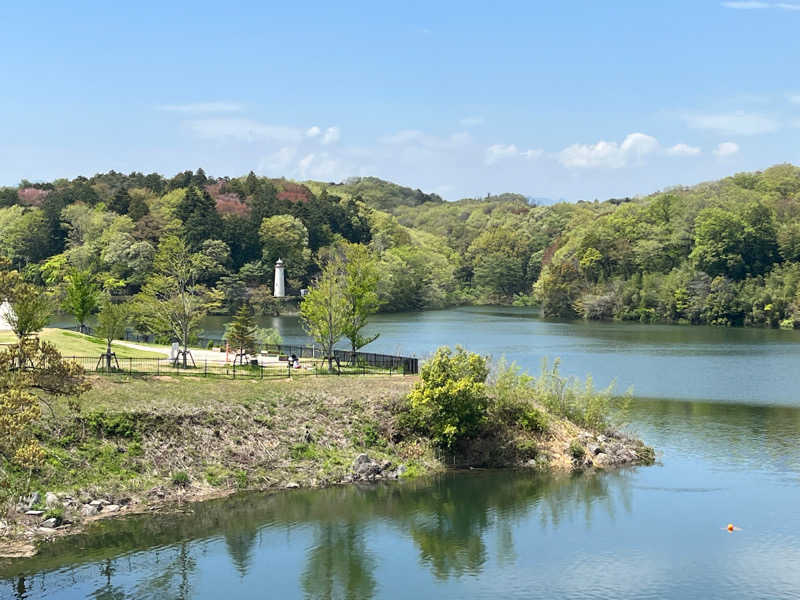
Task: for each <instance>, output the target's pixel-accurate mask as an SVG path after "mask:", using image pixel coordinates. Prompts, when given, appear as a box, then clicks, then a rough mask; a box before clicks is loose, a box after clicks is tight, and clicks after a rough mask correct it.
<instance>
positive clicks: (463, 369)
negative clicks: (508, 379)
mask: <svg viewBox="0 0 800 600" xmlns="http://www.w3.org/2000/svg"><path fill="white" fill-rule="evenodd" d="M488 375H489V367H488V361H487V359H486V358H485V357H483V356H480V355H478V354H475V353H473V352H467V351H466V350H464V349H463V348H461V347H459V346H457V347H456V351H455V353H453V351H452V350H451V349H450V348H448V347H445V346H443V347H441V348H439V349H438V350H437V351H436V354H434V355H433V357H432V358H431V359H430V360H429V361H427V362H426V363H425V364H424V365H422V373H421V376H420V380H419V381H418V382H417V383H416V384H414V388H413V389H412V390H411V393H410V394H409V395H408V401H409V411H410V415H411V419H412V422H413V423H414V424H415V426H416V427H417V428H418V429H420V430H422V431H423V432H425V433H426V434H427V435H429V436H430V437H431V439H432V440H433V441H434V443H436V444H437V445H438V446H440V447H443V448H452V447H453V446H454V445H455V444H456V443H457V442H458V441H460V440H462V439H464V438H468V437H471V436H473V435H475V434H476V433H477V432H478V431H479V430H480V428H481V426H482V424H483V421H484V419H485V418H486V412H487V409H488V407H489V395H488V393H487V391H486V378H487V377H488Z"/></svg>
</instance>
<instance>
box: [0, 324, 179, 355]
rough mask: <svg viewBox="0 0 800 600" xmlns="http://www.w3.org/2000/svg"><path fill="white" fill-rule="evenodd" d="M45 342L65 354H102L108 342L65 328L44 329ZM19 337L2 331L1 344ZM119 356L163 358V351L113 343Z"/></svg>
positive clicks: (40, 335)
mask: <svg viewBox="0 0 800 600" xmlns="http://www.w3.org/2000/svg"><path fill="white" fill-rule="evenodd" d="M38 337H39V339H41V340H42V341H43V342H49V343H50V344H53V345H54V346H55V347H56V349H57V350H58V351H59V352H61V354H62V355H63V356H100V355H101V354H103V353H104V352H105V351H106V342H105V340H101V339H100V338H96V337H92V336H89V335H84V334H82V333H78V332H76V331H66V330H64V329H50V328H48V329H43V330H42V331H41V332H40V333H39V334H38ZM16 342H17V338H16V337H15V336H14V334H13V333H12V332H10V331H0V344H15V343H16ZM111 349H112V350H113V351H114V352H115V353H116V355H117V357H118V358H163V357H164V354H163V352H155V351H154V352H149V351H147V350H140V349H138V348H130V347H128V346H125V345H124V344H121V343H119V342H114V343H113V344H111Z"/></svg>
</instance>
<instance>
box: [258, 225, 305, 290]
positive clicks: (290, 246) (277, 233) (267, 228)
mask: <svg viewBox="0 0 800 600" xmlns="http://www.w3.org/2000/svg"><path fill="white" fill-rule="evenodd" d="M259 235H260V237H261V244H262V248H263V258H264V261H265V262H266V263H267V264H268V265H269V266H270V267H271V266H273V265H275V263H276V262H277V260H278V259H279V258H282V259H283V262H284V263H286V274H287V276H288V277H289V278H291V279H299V278H302V277H303V276H304V275H305V273H306V268H307V267H308V263H309V262H310V261H311V250H310V249H309V247H308V230H307V229H306V226H305V225H303V222H302V221H301V220H300V219H298V218H296V217H293V216H291V215H276V216H274V217H269V218H267V219H264V220H263V221H262V223H261V227H260V228H259Z"/></svg>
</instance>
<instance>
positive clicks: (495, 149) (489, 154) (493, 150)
mask: <svg viewBox="0 0 800 600" xmlns="http://www.w3.org/2000/svg"><path fill="white" fill-rule="evenodd" d="M542 156H544V150H541V149H540V148H531V149H530V150H519V149H518V148H517V146H516V145H515V144H492V145H491V146H489V147H488V148H487V149H486V154H485V157H484V162H485V163H486V164H487V165H493V164H494V163H496V162H498V161H500V160H503V159H506V158H515V157H520V158H527V159H528V160H535V159H537V158H540V157H542Z"/></svg>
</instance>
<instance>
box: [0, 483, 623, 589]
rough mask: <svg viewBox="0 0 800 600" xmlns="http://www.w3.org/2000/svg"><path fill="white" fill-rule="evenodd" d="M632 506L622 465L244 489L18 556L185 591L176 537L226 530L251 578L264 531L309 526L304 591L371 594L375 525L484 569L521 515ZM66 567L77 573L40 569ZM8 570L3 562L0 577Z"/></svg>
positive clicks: (108, 583) (508, 555) (185, 572)
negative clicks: (122, 570) (123, 565)
mask: <svg viewBox="0 0 800 600" xmlns="http://www.w3.org/2000/svg"><path fill="white" fill-rule="evenodd" d="M629 503H630V490H629V485H628V474H627V473H626V472H624V471H619V472H611V473H607V474H596V475H592V474H587V475H578V476H548V475H541V474H533V473H528V472H525V473H514V472H510V471H485V472H473V473H456V474H447V475H444V476H442V477H439V478H437V479H434V480H432V481H431V480H422V481H410V482H401V483H397V484H387V485H376V486H347V487H338V488H329V489H324V490H298V491H294V492H288V493H277V494H247V495H241V496H235V497H231V498H228V499H225V500H221V501H213V502H208V503H202V504H198V505H195V506H194V507H193V511H192V512H191V513H190V514H186V515H175V514H173V515H162V516H157V517H155V518H154V517H153V516H148V517H136V518H128V519H122V520H118V521H105V522H102V521H101V522H98V523H97V525H98V526H99V527H97V528H95V532H94V534H88V535H84V536H80V537H78V538H73V539H71V540H64V541H59V542H56V543H55V544H53V545H52V546H50V547H45V548H44V551H43V553H42V554H41V555H40V556H38V557H34V558H33V559H30V560H29V561H27V562H26V563H25V565H26V568H25V571H26V572H28V573H40V574H39V575H37V576H36V577H37V578H38V577H42V578H46V579H49V578H53V579H55V580H58V579H61V580H62V581H61V583H62V584H63V583H65V582H64V581H63V579H64V578H68V577H69V576H70V575H69V574H70V573H72V574H73V576H74V575H78V576H79V577H78V578H79V579H80V576H82V575H84V573H82V572H81V567H80V565H81V564H86V563H93V564H96V565H101V566H102V568H104V569H105V571H104V572H105V573H107V575H105V576H104V575H100V576H98V577H96V579H95V581H96V582H97V589H96V591H95V596H94V597H95V598H114V599H116V598H123V597H130V598H138V597H148V596H149V597H170V598H187V597H188V596H189V592H190V591H191V590H190V582H191V580H192V575H193V573H194V570H195V560H194V559H193V558H192V556H191V554H192V553H193V552H196V551H198V550H197V547H198V546H200V544H197V543H196V542H181V543H179V544H175V540H202V539H203V538H210V537H217V536H223V538H224V542H225V547H226V549H227V552H228V555H229V556H230V560H231V562H232V564H233V565H234V567H235V569H236V570H237V572H238V573H239V575H240V576H241V577H246V576H247V575H248V572H249V570H250V569H251V567H252V565H253V563H254V562H255V554H256V552H258V550H257V542H258V539H259V535H260V531H261V530H262V529H263V528H264V527H265V526H269V527H270V528H271V529H273V530H274V529H275V528H276V527H281V526H283V527H286V528H287V529H293V528H294V527H296V526H297V525H303V524H312V525H313V526H314V528H315V529H314V543H313V545H312V547H311V548H310V549H309V551H308V552H307V556H306V565H305V568H304V570H303V572H302V575H301V581H300V584H301V585H302V587H303V589H304V591H305V593H306V594H307V595H308V596H309V597H314V598H317V597H319V598H335V597H353V598H369V597H371V596H373V595H374V593H375V590H376V587H377V584H376V581H375V578H374V574H373V573H374V570H375V568H376V566H377V563H376V560H375V559H374V558H373V557H372V556H371V555H370V553H369V550H368V540H369V535H370V527H371V526H372V525H373V524H374V523H375V522H376V521H378V520H380V521H382V522H384V523H386V524H389V525H390V526H393V527H394V528H395V529H397V530H398V531H399V532H400V533H401V534H402V535H406V536H408V538H409V539H411V540H412V541H413V542H414V544H415V545H416V547H417V549H418V551H419V560H420V562H421V563H422V564H423V565H424V566H426V567H427V568H430V569H431V571H432V572H433V574H434V575H435V576H436V577H438V578H440V579H445V578H449V577H458V576H460V575H462V574H465V573H476V572H479V571H480V570H481V569H482V568H483V567H484V565H485V564H486V562H487V560H488V558H489V556H490V552H489V550H488V549H487V544H491V545H493V546H494V547H495V549H494V553H495V555H496V559H497V560H498V561H502V562H503V563H504V564H508V563H510V562H513V561H514V560H515V554H514V535H513V531H514V529H515V526H516V525H517V523H519V522H520V521H522V520H524V519H531V518H534V519H538V520H539V521H540V522H541V526H542V527H554V528H557V527H558V526H559V524H560V523H561V522H562V520H563V519H565V518H568V517H569V518H574V517H575V516H578V518H581V516H582V518H583V519H585V521H586V524H587V525H590V524H591V520H592V518H593V514H594V513H595V512H596V510H598V509H599V510H603V511H604V512H607V513H608V514H609V515H610V516H611V518H612V519H613V518H614V514H615V511H617V510H619V508H620V507H621V508H622V509H623V510H625V511H629V510H630V504H629ZM492 533H494V535H492ZM492 541H493V543H492ZM148 547H149V548H152V549H151V550H149V551H148V550H146V548H148ZM77 548H81V550H79V551H78V550H77ZM131 549H137V550H139V551H138V552H137V553H136V554H135V555H133V556H134V559H133V562H134V563H136V564H135V566H131V567H128V568H127V572H128V573H130V572H131V571H134V570H135V571H136V572H137V573H141V574H142V580H143V583H141V584H140V585H139V586H137V587H136V588H135V589H134V590H128V591H127V596H126V595H125V594H123V593H122V592H121V591H120V588H119V587H115V586H114V577H113V574H114V569H115V568H116V566H117V564H118V562H119V561H121V560H129V561H130V560H131V558H130V557H131V555H130V554H129V555H128V558H127V559H126V558H114V557H118V556H119V555H120V554H122V553H123V552H129V551H130V550H131ZM142 550H144V551H142ZM65 564H67V565H70V566H71V567H72V568H71V569H66V570H62V571H60V572H58V573H49V574H48V573H47V571H51V570H55V569H62V568H63V565H65ZM14 575H15V579H14V580H13V582H14V583H17V579H16V575H17V574H14ZM10 576H11V574H10V573H4V572H3V571H2V568H0V579H2V578H5V577H10ZM9 583H12V582H11V581H9ZM21 585H25V584H24V583H22V584H21Z"/></svg>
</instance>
